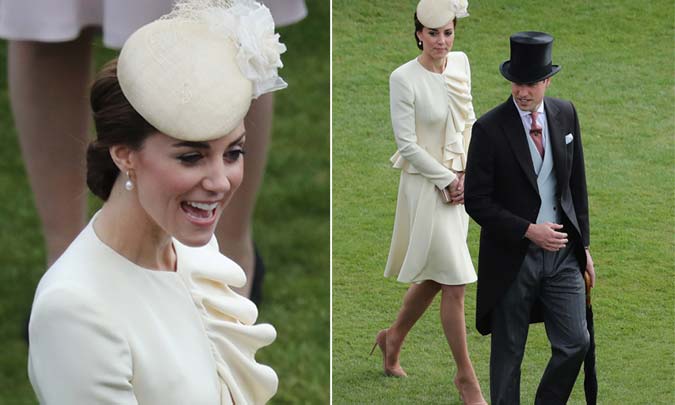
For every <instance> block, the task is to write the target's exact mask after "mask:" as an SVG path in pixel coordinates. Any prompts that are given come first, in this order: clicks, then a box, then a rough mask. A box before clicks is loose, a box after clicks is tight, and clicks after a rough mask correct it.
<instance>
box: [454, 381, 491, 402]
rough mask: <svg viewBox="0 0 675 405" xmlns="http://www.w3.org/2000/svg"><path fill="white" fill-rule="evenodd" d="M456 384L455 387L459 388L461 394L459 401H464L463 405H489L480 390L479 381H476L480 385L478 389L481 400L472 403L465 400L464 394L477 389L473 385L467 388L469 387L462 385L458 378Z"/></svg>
mask: <svg viewBox="0 0 675 405" xmlns="http://www.w3.org/2000/svg"><path fill="white" fill-rule="evenodd" d="M454 383H455V387H456V388H457V391H458V392H459V400H460V401H462V404H464V405H488V403H487V401H486V400H485V398H483V393H482V392H481V390H480V385H478V381H476V385H478V387H477V389H478V395H479V396H480V398H479V399H477V400H473V401H471V402H467V400H466V399H465V398H466V397H465V396H464V393H465V392H467V391H469V390H471V389H472V388H475V387H473V386H471V385H469V386H467V385H462V384H460V383H459V379H457V377H455V380H454Z"/></svg>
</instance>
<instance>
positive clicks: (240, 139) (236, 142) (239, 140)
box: [230, 132, 246, 146]
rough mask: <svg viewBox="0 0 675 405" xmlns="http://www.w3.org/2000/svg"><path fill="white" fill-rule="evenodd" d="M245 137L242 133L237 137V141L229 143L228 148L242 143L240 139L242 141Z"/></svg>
mask: <svg viewBox="0 0 675 405" xmlns="http://www.w3.org/2000/svg"><path fill="white" fill-rule="evenodd" d="M245 136H246V132H242V134H241V135H240V136H239V138H237V139H235V140H234V141H232V142H230V146H232V145H236V144H238V143H239V142H241V141H242V139H244V137H245Z"/></svg>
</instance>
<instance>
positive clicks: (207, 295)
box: [174, 240, 279, 405]
mask: <svg viewBox="0 0 675 405" xmlns="http://www.w3.org/2000/svg"><path fill="white" fill-rule="evenodd" d="M174 246H175V247H176V256H177V257H178V269H179V273H180V274H181V275H182V277H183V279H184V280H185V282H186V283H187V287H188V290H189V292H190V294H191V296H192V300H193V301H194V303H195V305H196V307H197V310H198V312H199V314H200V316H201V318H202V322H203V325H204V328H205V330H206V335H207V337H208V339H209V342H210V344H211V349H212V352H213V356H214V359H215V362H216V368H217V372H218V378H219V380H220V384H221V401H220V403H221V405H225V404H232V403H234V404H237V405H248V404H264V403H266V402H267V401H269V400H270V398H272V396H273V395H274V394H275V393H276V391H277V387H278V384H279V380H278V378H277V375H276V373H275V372H274V370H272V368H270V367H268V366H266V365H263V364H259V363H258V362H256V360H255V353H256V351H257V350H258V349H260V348H262V347H265V346H267V345H269V344H271V343H272V342H273V341H274V339H275V338H276V331H275V329H274V327H273V326H272V325H269V324H259V325H254V322H255V321H256V319H257V317H258V309H257V308H256V306H255V304H254V303H253V302H251V301H249V300H248V299H246V298H244V297H242V296H241V295H239V294H237V293H235V292H234V291H232V289H231V288H230V287H229V286H235V287H240V286H243V285H244V284H245V282H246V276H245V275H244V272H243V270H242V269H241V268H240V267H239V266H238V265H237V264H236V263H234V262H233V261H232V260H230V259H228V258H227V257H225V256H223V255H221V254H220V253H219V252H218V251H217V250H216V249H215V248H214V247H213V246H211V245H207V246H204V247H201V248H190V247H187V246H184V245H181V244H180V243H179V242H177V241H175V240H174Z"/></svg>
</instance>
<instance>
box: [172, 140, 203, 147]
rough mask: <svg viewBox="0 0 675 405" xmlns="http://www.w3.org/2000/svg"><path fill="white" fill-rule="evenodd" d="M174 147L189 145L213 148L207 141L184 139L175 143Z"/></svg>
mask: <svg viewBox="0 0 675 405" xmlns="http://www.w3.org/2000/svg"><path fill="white" fill-rule="evenodd" d="M173 147H175V148H180V147H187V148H199V149H210V148H211V146H210V145H209V144H208V143H206V142H190V141H183V142H178V143H174V144H173Z"/></svg>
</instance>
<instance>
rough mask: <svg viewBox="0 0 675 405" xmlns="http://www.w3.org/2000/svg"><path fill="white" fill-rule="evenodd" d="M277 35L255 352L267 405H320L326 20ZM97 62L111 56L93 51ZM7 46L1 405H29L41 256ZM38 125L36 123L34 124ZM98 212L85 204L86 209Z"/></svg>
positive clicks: (1, 112) (317, 18)
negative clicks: (31, 332)
mask: <svg viewBox="0 0 675 405" xmlns="http://www.w3.org/2000/svg"><path fill="white" fill-rule="evenodd" d="M307 3H308V4H307V5H308V8H309V16H308V18H306V19H305V20H303V21H302V22H300V23H298V24H295V25H293V26H290V27H285V28H282V29H280V30H279V31H280V33H281V39H282V41H283V42H285V43H286V45H287V46H288V52H287V53H286V54H285V55H284V57H283V60H284V64H285V67H284V68H283V69H282V70H281V75H282V76H283V77H284V79H285V80H286V81H287V82H288V84H289V87H288V89H286V90H283V91H281V92H279V93H277V94H276V101H275V102H276V115H275V121H274V134H273V137H272V145H271V148H270V157H269V162H268V168H267V172H266V177H265V183H264V185H263V188H262V190H261V193H260V197H259V200H258V205H257V207H256V215H255V223H254V231H255V235H256V243H257V244H258V247H259V249H260V250H261V253H262V255H263V257H264V259H265V262H266V267H267V270H268V273H267V277H266V282H265V299H264V303H263V305H262V307H261V313H260V321H264V322H270V323H272V324H273V325H274V326H275V327H276V329H277V333H278V338H277V340H276V341H275V343H274V344H273V345H272V346H270V347H269V348H265V349H263V350H261V351H260V352H259V353H258V356H257V358H258V360H259V361H261V362H263V363H265V364H269V365H271V366H272V367H273V368H274V369H275V370H276V372H277V374H278V375H279V379H280V384H279V391H278V393H277V395H276V396H275V397H274V399H273V400H272V403H275V404H316V403H327V402H328V401H329V374H330V370H329V358H330V353H329V347H330V346H329V339H330V334H329V318H330V313H329V312H330V311H329V240H330V234H329V232H330V229H329V209H330V205H329V204H330V200H329V187H330V175H329V165H330V154H329V136H328V134H329V83H330V82H329V80H330V79H329V66H330V65H329V63H328V61H329V48H328V46H327V44H328V43H329V38H330V30H329V15H330V14H329V13H330V9H329V6H328V3H327V2H324V1H319V0H309V1H308V2H307ZM95 56H96V64H97V66H100V65H101V64H102V63H103V62H105V61H107V60H108V59H110V58H112V57H114V56H115V53H114V52H112V51H109V50H105V49H103V47H102V46H101V45H100V43H97V46H96V55H95ZM5 61H6V43H5V42H0V140H1V141H2V145H3V147H2V148H0V193H1V194H0V198H1V199H0V297H1V298H0V342H2V350H0V404H8V405H9V404H34V403H36V401H35V399H34V398H35V397H34V395H33V392H32V388H31V386H30V383H29V382H28V378H27V373H26V367H27V366H26V365H27V363H26V360H27V348H26V345H25V343H24V342H23V340H22V338H21V334H22V329H23V327H24V322H25V319H26V317H27V315H28V311H29V308H30V303H31V301H32V298H33V291H34V289H35V286H36V284H37V282H38V280H39V278H40V276H41V275H42V273H43V272H44V263H45V252H44V248H43V246H42V236H41V234H40V228H39V219H38V218H37V214H36V211H35V207H34V204H33V200H32V194H31V192H30V189H29V186H28V182H27V178H26V174H25V171H24V168H23V162H22V160H21V157H20V154H19V148H18V143H17V135H16V133H15V131H14V128H13V124H12V118H11V114H10V106H9V97H8V92H7V75H6V63H5ZM36 118H39V117H36ZM97 206H98V203H97V202H94V200H93V199H92V207H91V209H92V210H94V209H95V208H96V207H97Z"/></svg>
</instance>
